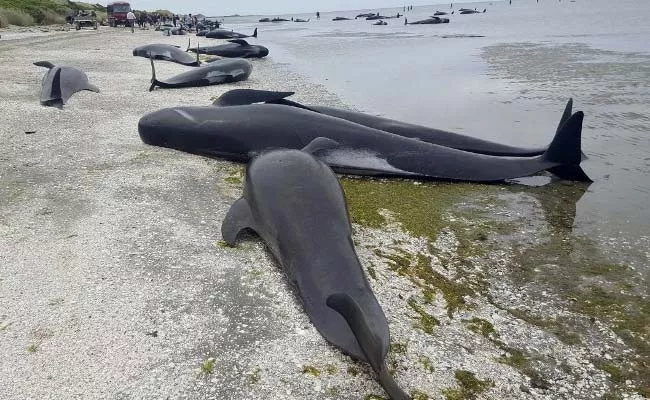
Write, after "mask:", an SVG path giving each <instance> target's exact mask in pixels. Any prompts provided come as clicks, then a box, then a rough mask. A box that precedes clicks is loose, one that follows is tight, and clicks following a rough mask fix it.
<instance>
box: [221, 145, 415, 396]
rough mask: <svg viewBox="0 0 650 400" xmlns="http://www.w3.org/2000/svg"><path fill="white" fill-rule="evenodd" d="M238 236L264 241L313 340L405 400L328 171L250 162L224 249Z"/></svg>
mask: <svg viewBox="0 0 650 400" xmlns="http://www.w3.org/2000/svg"><path fill="white" fill-rule="evenodd" d="M325 146H327V143H325ZM244 229H251V230H253V231H255V232H256V233H257V234H258V235H259V236H260V237H261V238H262V240H263V241H264V242H265V243H266V245H267V247H268V248H269V249H270V250H271V253H273V256H274V257H275V259H276V260H277V261H278V263H280V264H281V265H282V267H283V269H284V270H285V271H286V273H287V275H288V277H289V279H291V280H292V281H293V282H295V284H296V286H297V289H298V293H299V295H300V297H301V299H302V303H303V305H304V309H305V312H306V313H307V314H308V315H309V318H310V320H311V321H312V323H313V324H314V325H315V326H316V329H317V330H318V332H319V333H320V334H321V335H322V336H323V337H324V338H325V339H326V340H327V341H328V342H330V343H331V344H333V345H334V346H336V347H338V348H340V349H341V350H343V352H344V353H346V354H348V355H350V356H352V357H353V358H355V359H358V360H362V361H365V362H367V363H369V364H370V365H371V366H372V368H373V370H375V372H376V373H377V375H378V377H379V382H380V383H381V385H382V386H383V387H384V389H385V390H386V392H387V393H388V394H389V395H390V397H391V399H394V400H406V399H409V397H408V395H407V394H406V393H404V392H403V391H402V390H401V389H400V388H399V386H398V385H397V383H396V382H395V380H394V379H393V377H392V376H391V375H390V374H389V373H388V368H387V366H386V361H385V358H386V354H387V353H388V349H389V346H390V334H389V329H388V322H387V321H386V316H385V315H384V312H383V310H382V309H381V306H380V305H379V303H378V302H377V299H376V298H375V295H374V294H373V292H372V289H371V288H370V285H369V283H368V280H367V279H366V276H365V274H364V272H363V269H362V268H361V264H360V262H359V259H358V258H357V254H356V251H355V249H354V245H353V243H352V227H351V225H350V218H349V216H348V210H347V204H346V202H345V196H344V195H343V190H342V189H341V185H340V184H339V182H338V179H337V178H336V175H334V173H333V172H332V170H331V169H330V168H328V167H327V165H325V164H323V163H322V162H320V161H318V160H316V159H315V158H314V157H312V156H311V155H310V154H308V153H306V152H304V151H300V150H275V151H270V152H267V153H264V154H262V155H260V156H258V157H256V158H254V159H253V160H252V161H251V163H250V165H249V167H248V169H247V171H246V180H245V183H244V194H243V196H242V197H241V198H240V199H239V200H237V201H236V202H235V203H234V204H233V205H232V207H231V208H230V210H229V211H228V214H227V215H226V218H225V220H224V222H223V224H222V226H221V232H222V235H223V239H224V241H225V242H227V243H228V244H230V245H233V244H234V243H235V242H236V239H237V235H238V233H239V232H241V231H242V230H244Z"/></svg>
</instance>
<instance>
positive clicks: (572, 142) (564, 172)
mask: <svg viewBox="0 0 650 400" xmlns="http://www.w3.org/2000/svg"><path fill="white" fill-rule="evenodd" d="M569 104H570V103H569ZM568 106H569V105H567V108H568ZM583 119H584V113H583V112H582V111H578V112H577V113H575V114H573V115H572V116H571V117H569V118H568V119H567V120H566V121H564V124H562V126H561V127H560V128H559V129H558V130H557V133H556V134H555V137H554V138H553V141H552V142H551V144H550V145H549V146H548V149H546V152H545V153H544V154H543V155H542V158H543V159H544V160H546V161H551V162H555V163H558V164H560V165H558V166H556V167H553V168H550V169H549V171H550V172H551V173H553V174H555V175H557V176H558V177H560V178H562V179H566V180H572V181H581V182H592V180H591V179H590V178H589V177H588V176H587V174H586V173H585V172H584V171H583V170H582V168H581V167H580V162H581V161H582V156H583V154H582V149H581V140H582V121H583Z"/></svg>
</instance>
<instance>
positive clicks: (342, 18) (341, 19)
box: [332, 17, 350, 21]
mask: <svg viewBox="0 0 650 400" xmlns="http://www.w3.org/2000/svg"><path fill="white" fill-rule="evenodd" d="M332 21H350V18H345V17H335V18H333V19H332Z"/></svg>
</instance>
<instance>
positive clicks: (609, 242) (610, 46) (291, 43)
mask: <svg viewBox="0 0 650 400" xmlns="http://www.w3.org/2000/svg"><path fill="white" fill-rule="evenodd" d="M460 7H468V8H474V7H476V8H477V9H479V10H483V9H484V8H487V12H486V13H484V14H483V13H481V14H474V15H458V14H455V15H450V16H448V17H449V18H450V19H451V22H450V23H449V24H438V25H408V26H404V25H403V24H404V19H403V18H401V19H389V20H387V21H388V23H389V25H387V26H373V25H372V22H371V21H365V20H361V19H359V20H354V19H353V20H351V21H337V22H334V21H332V18H334V17H335V16H344V17H349V18H354V16H355V15H356V14H358V13H359V12H361V11H342V12H333V13H322V14H321V19H320V20H318V21H317V20H316V19H315V18H314V16H311V15H285V17H287V18H290V17H292V16H293V17H300V18H309V17H311V18H312V19H311V21H310V22H309V23H293V22H284V23H279V24H270V23H266V24H264V23H257V20H258V19H259V18H260V17H259V16H251V17H242V18H227V19H226V27H228V28H232V29H235V30H239V31H242V32H248V31H249V30H252V29H253V27H255V26H257V27H258V28H259V29H260V34H259V39H258V40H256V41H255V40H251V41H255V42H257V43H260V44H265V45H267V46H268V47H269V48H270V49H271V56H272V57H273V58H274V59H276V60H279V61H281V62H286V63H290V64H291V65H292V66H293V67H295V68H297V69H298V70H299V71H300V72H302V73H304V74H306V75H308V76H310V77H311V78H312V79H314V80H316V81H317V82H319V83H322V84H324V85H325V86H326V87H327V88H328V89H329V90H332V91H333V92H335V93H337V94H339V95H340V96H341V97H342V98H343V99H344V100H345V101H347V102H348V103H350V104H352V105H354V106H355V107H357V108H359V109H361V110H364V111H366V112H369V113H373V114H376V115H383V116H386V117H389V118H394V119H399V120H404V121H410V122H413V123H418V124H423V125H429V126H433V127H436V128H441V129H448V130H453V131H457V132H461V133H464V134H469V135H474V136H479V137H482V138H486V139H491V140H495V141H500V142H505V143H509V144H513V145H522V146H540V145H545V144H546V143H548V142H549V141H550V139H551V137H552V134H553V132H554V131H555V128H556V125H557V123H558V120H559V118H560V115H561V113H562V110H563V108H564V104H565V102H566V101H567V99H568V98H570V97H573V98H574V110H583V111H584V112H585V123H584V129H583V151H584V152H585V153H586V155H587V156H588V157H589V158H588V160H586V161H584V162H583V167H584V169H585V171H586V172H587V174H588V175H589V176H590V177H591V178H592V179H593V180H594V183H593V184H592V185H591V186H590V187H589V188H588V189H587V191H586V193H585V194H584V195H583V196H582V197H581V198H579V200H578V199H576V201H578V204H577V205H576V218H575V222H574V231H575V232H576V233H580V234H583V235H588V236H591V237H593V238H595V240H596V241H597V242H599V243H600V244H601V245H602V248H603V249H604V250H608V251H609V252H614V253H616V254H617V255H618V256H621V257H624V258H625V259H629V260H631V261H630V262H632V263H634V264H635V265H637V266H638V267H640V269H642V270H645V272H646V274H647V273H650V267H649V266H648V264H650V263H649V261H648V260H649V255H648V251H647V250H646V249H647V248H648V245H650V211H648V210H647V207H648V204H649V203H650V154H649V151H648V150H650V135H649V133H650V107H649V106H650V41H649V40H647V38H649V37H650V24H648V23H647V21H648V20H649V19H650V9H649V8H648V7H647V4H646V2H645V1H644V0H623V1H616V2H613V1H611V0H595V1H584V0H577V1H575V2H572V1H567V0H563V1H549V0H540V1H539V3H537V2H536V1H534V0H533V1H531V0H525V1H524V0H517V1H513V4H512V5H509V4H508V2H507V1H506V2H493V3H488V2H483V3H456V4H454V9H455V10H457V9H458V8H460ZM436 10H441V11H447V12H449V11H451V9H450V4H449V3H447V4H443V5H433V6H423V7H415V9H414V10H413V11H411V12H407V13H406V17H407V18H408V20H409V21H416V20H420V19H424V18H427V17H428V16H429V15H432V14H433V12H435V11H436ZM370 11H372V12H375V11H377V12H380V13H381V14H382V15H394V14H396V13H397V12H398V11H399V12H400V13H401V12H402V9H401V8H399V9H398V8H393V9H383V10H370ZM271 17H273V16H271ZM476 35H480V36H483V37H470V36H476ZM538 180H539V179H538ZM541 182H542V183H544V182H545V181H544V180H543V179H542V180H541ZM533 183H534V181H533ZM558 207H561V205H558ZM568 207H570V208H572V207H573V205H568Z"/></svg>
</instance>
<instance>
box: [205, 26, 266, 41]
mask: <svg viewBox="0 0 650 400" xmlns="http://www.w3.org/2000/svg"><path fill="white" fill-rule="evenodd" d="M205 37H207V38H209V39H242V38H247V37H257V28H255V31H253V34H252V35H244V34H243V33H238V32H233V31H229V30H226V29H213V30H211V31H210V32H208V33H206V34H205Z"/></svg>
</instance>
